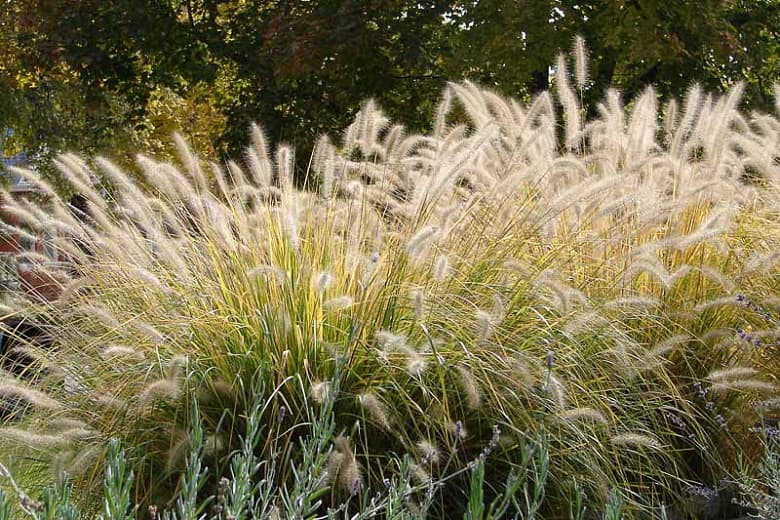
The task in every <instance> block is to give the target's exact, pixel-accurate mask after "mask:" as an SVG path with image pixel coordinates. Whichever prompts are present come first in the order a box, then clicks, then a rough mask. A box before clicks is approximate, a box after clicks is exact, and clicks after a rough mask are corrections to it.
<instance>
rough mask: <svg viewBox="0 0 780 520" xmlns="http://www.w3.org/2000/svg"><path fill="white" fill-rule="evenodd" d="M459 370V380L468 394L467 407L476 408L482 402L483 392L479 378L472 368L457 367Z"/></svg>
mask: <svg viewBox="0 0 780 520" xmlns="http://www.w3.org/2000/svg"><path fill="white" fill-rule="evenodd" d="M455 370H456V371H457V372H458V382H459V383H460V387H461V389H462V390H463V393H464V395H465V396H466V407H467V408H468V409H469V410H476V409H478V408H479V407H480V405H481V404H482V392H481V391H480V389H479V383H478V382H477V378H476V377H474V374H472V373H471V371H470V370H468V369H466V368H464V367H456V369H455Z"/></svg>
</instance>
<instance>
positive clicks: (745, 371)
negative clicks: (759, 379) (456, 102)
mask: <svg viewBox="0 0 780 520" xmlns="http://www.w3.org/2000/svg"><path fill="white" fill-rule="evenodd" d="M757 373H758V370H756V369H755V368H752V367H729V368H723V369H720V370H713V371H712V372H710V373H709V374H708V375H707V379H709V380H711V381H729V380H732V379H737V378H749V377H752V376H754V375H756V374H757Z"/></svg>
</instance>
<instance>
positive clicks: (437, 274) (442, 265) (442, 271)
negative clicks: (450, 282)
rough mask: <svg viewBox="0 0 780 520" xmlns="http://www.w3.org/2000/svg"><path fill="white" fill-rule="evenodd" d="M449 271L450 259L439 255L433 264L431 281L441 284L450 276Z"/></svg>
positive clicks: (450, 267) (450, 268)
mask: <svg viewBox="0 0 780 520" xmlns="http://www.w3.org/2000/svg"><path fill="white" fill-rule="evenodd" d="M451 270H452V266H451V265H450V259H449V258H448V257H447V255H445V254H441V255H439V256H438V257H437V258H436V261H435V262H434V264H433V279H434V280H436V281H437V282H442V281H444V280H446V279H447V278H448V277H449V276H450V272H451Z"/></svg>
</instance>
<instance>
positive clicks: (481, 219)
mask: <svg viewBox="0 0 780 520" xmlns="http://www.w3.org/2000/svg"><path fill="white" fill-rule="evenodd" d="M740 92H741V88H740V87H739V86H738V87H736V88H735V89H734V90H733V92H732V93H731V94H729V95H728V96H726V97H724V98H720V99H716V98H713V97H712V96H706V97H705V96H704V94H703V93H702V92H701V90H700V89H698V88H697V87H694V88H693V89H691V91H690V92H689V93H688V95H687V97H686V100H685V103H684V106H683V109H682V110H680V111H679V114H678V109H677V105H676V104H675V103H674V102H673V103H670V104H669V105H668V106H667V108H666V110H665V112H664V117H663V119H662V120H660V121H659V116H658V107H657V103H656V96H655V94H654V92H653V91H652V89H648V90H647V91H646V92H645V93H644V94H643V95H642V96H640V97H639V98H638V99H636V100H634V101H633V105H632V108H631V110H627V109H626V108H625V107H624V106H623V104H622V103H621V101H620V96H619V94H618V93H616V92H614V91H610V92H608V93H607V96H606V99H605V101H604V103H603V104H602V105H601V106H600V114H599V116H598V117H596V118H594V119H593V120H591V121H588V122H583V121H582V120H581V118H580V117H575V115H577V114H580V108H579V105H578V104H577V101H576V96H575V95H574V93H573V92H572V91H571V89H570V87H568V85H567V83H566V82H564V81H560V78H559V85H558V99H559V100H560V101H561V102H562V103H563V105H564V112H563V113H564V123H565V125H564V126H565V136H566V137H565V139H564V141H563V143H560V141H559V139H558V135H557V126H558V122H557V121H558V120H557V117H556V108H555V104H554V102H553V97H552V95H551V94H550V93H543V94H541V95H539V96H538V97H537V98H536V99H535V100H534V101H533V102H532V103H531V104H530V105H529V106H527V107H523V106H520V105H519V104H518V103H517V102H515V101H513V100H509V99H504V98H502V97H500V96H498V95H496V94H494V93H492V92H490V91H488V90H484V89H480V88H478V87H476V86H475V85H473V84H471V83H459V84H451V85H449V86H448V87H447V89H445V91H444V93H443V96H442V100H441V102H440V105H439V110H438V112H437V115H436V119H435V121H434V123H433V130H432V132H431V133H430V134H429V135H406V133H405V131H404V129H403V128H402V127H401V126H398V125H395V126H391V125H390V123H389V121H388V120H387V119H386V118H385V117H384V116H383V114H382V112H381V111H380V110H379V108H378V107H377V106H376V105H375V104H374V103H373V102H371V101H369V102H367V103H366V104H365V105H364V107H363V109H362V110H361V111H360V112H359V113H358V115H357V117H356V119H355V122H354V123H353V124H352V125H351V126H350V127H349V128H348V129H347V130H346V132H345V133H344V136H343V139H342V140H341V143H340V144H339V145H334V144H332V142H331V141H330V140H329V139H328V138H327V137H323V138H322V139H320V141H319V142H318V143H317V146H316V149H315V153H314V156H313V158H312V166H311V169H310V172H309V176H308V177H307V179H306V182H305V186H303V187H296V186H295V185H294V182H293V172H292V168H293V164H294V163H293V158H292V154H293V151H292V149H291V148H289V147H287V146H284V145H282V146H280V147H279V148H278V149H277V151H276V153H275V155H274V157H273V158H271V157H269V154H268V151H267V146H266V144H265V139H264V137H263V134H262V132H261V130H260V129H259V128H258V127H253V128H252V136H253V144H252V146H251V147H250V148H249V149H248V150H247V153H246V158H245V159H246V160H245V165H244V166H243V167H242V166H240V165H238V164H236V163H234V162H230V163H228V165H227V169H226V170H225V171H223V169H222V168H221V167H219V166H218V165H214V164H209V165H206V164H202V163H201V161H199V159H198V157H197V156H196V155H194V154H193V153H192V152H191V151H190V150H189V149H188V148H187V146H186V144H185V143H184V142H183V141H182V140H181V139H177V141H176V142H177V145H178V147H179V151H180V160H181V166H180V167H176V166H174V165H171V164H167V163H160V162H156V161H154V160H152V159H150V158H148V157H143V156H139V157H138V159H137V162H138V165H139V175H140V176H141V179H142V180H141V181H137V180H133V179H132V178H131V176H130V175H129V174H128V173H125V172H123V171H120V170H119V169H118V168H116V167H115V166H114V165H112V164H111V163H110V162H108V161H107V160H105V159H101V158H98V159H96V160H95V161H94V165H95V168H94V169H93V168H91V167H89V166H88V164H87V162H85V161H84V160H82V159H80V158H78V157H76V156H74V155H66V156H63V157H62V158H61V159H60V160H59V162H58V166H59V167H60V169H61V171H62V173H63V175H64V176H65V177H66V178H67V179H68V180H69V182H70V183H71V184H72V185H73V187H74V189H75V190H77V191H78V192H80V193H81V196H82V197H83V198H84V200H85V201H86V203H85V204H84V209H83V210H76V209H75V208H74V207H73V206H71V205H69V204H68V203H67V201H65V200H63V199H61V198H59V197H58V196H57V193H56V192H55V190H53V189H51V188H50V187H49V185H48V184H47V183H46V182H45V181H44V180H43V179H41V178H40V177H39V176H37V175H36V174H35V173H34V172H30V171H23V170H19V171H18V173H20V174H21V175H23V176H25V177H26V178H28V179H29V180H31V181H32V182H34V183H36V184H37V185H38V186H39V187H40V190H41V192H42V194H43V195H44V196H45V197H43V200H42V201H41V202H40V203H29V202H25V201H18V202H16V203H13V204H12V205H11V206H12V207H11V208H10V209H11V210H12V211H14V212H15V214H18V215H19V217H20V219H21V221H22V222H24V224H25V225H26V226H27V227H28V228H30V229H33V230H35V229H56V230H57V231H58V236H57V238H55V239H54V240H53V242H54V244H53V245H55V246H56V247H57V249H58V250H59V251H61V253H62V254H63V255H66V256H67V257H68V259H69V262H67V263H66V264H65V265H62V264H58V265H47V266H45V268H47V269H50V270H56V271H58V272H57V273H56V274H57V276H60V277H61V276H63V275H65V274H68V275H70V276H71V281H70V282H69V283H67V284H66V285H64V286H63V293H62V295H61V297H60V298H59V300H58V301H57V302H55V303H53V304H51V305H43V306H39V307H42V308H36V309H35V312H38V313H43V314H44V315H45V316H46V322H47V323H49V324H50V327H51V336H52V337H53V338H54V342H55V345H54V348H51V349H48V350H43V349H36V348H35V346H34V345H30V346H29V347H28V350H29V351H30V352H31V353H33V354H34V355H35V356H36V359H39V360H40V363H41V364H42V365H43V366H44V367H45V368H44V370H45V375H46V377H45V378H44V380H43V381H41V382H40V383H39V384H38V385H37V386H36V388H35V389H31V388H29V387H28V386H29V385H28V386H25V385H24V384H23V383H21V382H19V381H18V380H17V379H11V378H10V377H5V378H4V379H3V381H4V383H3V385H4V386H3V387H2V388H3V389H4V390H3V392H4V393H7V394H13V395H19V396H21V397H22V398H24V399H27V400H28V401H30V403H31V405H34V406H35V407H37V408H40V409H42V411H43V412H44V413H40V414H33V415H32V416H30V418H29V419H27V421H26V424H27V426H28V427H27V429H21V428H19V427H17V426H15V425H9V426H7V427H6V428H4V429H2V430H0V437H1V438H2V439H3V440H4V442H11V441H14V442H19V443H21V444H25V445H28V446H31V447H33V448H35V449H38V450H41V451H42V452H44V453H49V454H52V455H53V457H52V468H53V469H54V470H55V471H57V472H61V471H66V472H67V473H68V474H70V475H71V476H72V477H73V479H74V483H75V484H76V485H77V486H78V488H79V489H80V490H82V491H83V495H80V496H87V497H90V496H91V497H94V496H95V493H94V490H95V489H96V488H97V485H96V483H97V479H96V477H95V476H96V475H98V474H99V472H97V471H96V468H98V467H99V465H100V464H99V463H100V462H101V461H102V459H103V457H104V455H103V453H104V446H105V444H106V442H107V440H108V439H110V438H114V437H116V438H118V439H120V440H121V443H122V445H123V446H125V449H126V450H127V456H128V463H129V464H130V467H131V468H132V469H133V472H134V474H135V475H136V479H135V484H134V497H135V499H136V500H138V501H141V502H143V503H144V504H158V505H160V506H162V505H164V504H170V503H173V501H175V498H176V496H179V492H180V490H181V489H182V487H181V483H182V480H181V474H182V472H183V471H184V470H185V468H186V466H185V462H186V460H187V457H186V454H187V453H188V450H190V449H191V448H192V446H191V439H190V438H189V437H188V435H187V434H186V432H187V431H188V430H189V428H190V426H191V424H192V421H193V420H195V419H197V420H198V421H200V422H201V423H202V427H203V431H204V435H205V441H204V447H203V450H204V452H203V453H204V461H205V462H204V463H207V464H208V465H209V466H210V467H212V468H214V472H213V473H211V474H210V478H211V479H212V481H213V482H211V485H212V486H214V485H216V482H217V481H218V480H219V478H220V476H222V475H227V474H228V472H229V466H228V460H229V458H230V457H229V455H230V454H231V453H233V452H234V451H235V450H237V449H239V448H240V446H241V438H242V436H243V437H244V438H245V434H246V429H245V428H246V425H245V422H244V420H243V418H244V417H246V416H247V415H248V413H249V411H250V409H251V403H252V394H253V391H252V384H250V383H251V382H254V381H260V382H262V386H263V388H265V389H268V390H269V392H270V393H269V396H268V399H267V401H266V403H265V404H264V408H263V410H262V419H261V421H260V422H261V423H262V425H263V427H264V430H265V431H266V432H267V435H268V439H273V442H271V441H270V440H269V441H266V442H265V443H258V445H257V446H255V450H254V451H255V455H254V456H256V457H257V460H259V461H270V460H277V461H279V464H278V465H277V468H276V472H275V473H274V475H273V485H274V486H278V487H279V488H281V489H284V488H285V486H287V488H286V489H290V488H289V486H290V485H291V483H292V482H295V481H296V478H298V473H297V471H298V470H293V468H294V467H295V466H294V465H291V464H289V463H288V461H292V460H299V459H298V458H299V457H301V456H302V454H303V453H305V447H302V445H301V444H300V442H299V441H300V439H305V438H306V437H307V435H310V434H311V431H312V426H310V425H309V423H308V422H307V417H309V415H308V414H310V413H311V407H312V406H317V404H316V403H321V402H326V401H327V400H328V399H331V398H332V399H334V400H335V401H334V404H333V418H334V419H333V420H334V421H335V426H334V428H335V431H336V432H338V435H337V436H336V437H335V438H334V440H333V448H332V451H331V453H330V455H329V457H328V464H329V465H330V468H329V471H328V475H330V480H329V481H328V482H329V488H328V491H327V496H324V497H323V504H338V503H341V502H343V500H344V499H345V498H346V497H349V496H352V495H356V496H357V497H359V498H360V497H364V496H365V493H366V491H365V490H366V489H378V487H379V486H380V485H381V483H382V482H383V481H384V479H388V478H393V475H396V474H397V460H398V456H400V455H401V454H406V456H407V458H408V461H409V468H410V471H411V473H412V475H414V476H415V478H417V479H419V480H420V481H427V480H430V479H431V478H432V479H438V478H442V479H444V484H443V485H442V486H440V487H438V488H437V489H436V493H435V496H434V497H432V502H431V513H432V514H435V515H439V516H442V517H451V516H453V515H461V514H463V512H464V511H466V510H467V508H468V507H469V506H468V503H469V489H471V488H470V486H469V479H468V478H467V476H466V473H465V472H464V471H463V469H464V468H469V467H470V466H469V464H470V463H471V461H473V460H474V459H475V458H476V457H478V455H479V453H480V452H481V450H483V449H484V447H485V446H486V445H489V444H490V441H491V438H492V437H493V432H494V428H496V427H498V428H499V429H500V431H501V436H500V438H499V439H498V445H497V447H496V454H495V455H494V456H493V457H491V459H490V460H489V461H487V462H485V464H486V466H485V468H484V472H485V473H484V474H485V480H486V489H485V493H486V494H485V501H492V500H493V498H495V497H496V496H499V495H500V494H501V491H500V489H501V486H503V485H504V483H505V482H506V479H507V478H508V477H509V476H510V475H511V474H512V472H513V469H515V468H516V467H517V466H518V464H519V462H520V461H521V460H522V454H523V453H524V447H525V445H526V443H527V442H529V440H530V439H535V438H537V437H539V435H540V434H541V432H542V431H544V432H546V437H547V445H548V449H549V453H550V458H549V478H548V482H547V483H548V485H547V487H546V491H545V503H544V504H543V505H542V510H543V511H545V515H546V516H551V517H552V516H554V515H558V514H563V513H562V512H563V511H567V510H568V504H567V502H566V501H567V500H568V497H569V496H570V489H571V487H572V485H573V483H574V482H579V483H581V485H582V486H584V487H585V489H584V490H583V492H584V493H585V494H587V496H588V497H590V498H591V499H592V500H593V501H594V504H597V505H598V507H597V509H603V507H602V506H603V505H604V504H612V506H614V504H618V503H619V504H620V508H621V509H622V508H625V509H626V510H628V511H631V510H636V509H637V508H642V507H649V506H648V504H650V503H656V504H657V503H668V502H669V501H671V500H679V499H680V498H681V497H682V496H683V495H684V494H685V491H684V490H685V488H686V486H687V485H688V484H689V483H690V482H692V481H694V482H703V483H706V482H716V481H717V480H718V479H720V478H721V477H722V476H723V475H725V474H726V473H727V472H728V471H729V470H730V469H731V468H733V466H734V464H735V462H736V461H735V460H734V456H733V453H734V451H735V449H737V447H738V446H739V444H740V443H741V442H743V440H744V439H745V438H747V437H745V436H744V433H745V427H744V424H743V423H745V424H746V423H749V422H750V421H751V420H752V416H751V413H752V412H751V410H752V408H751V407H750V406H749V400H750V397H751V395H754V394H755V393H762V394H765V393H772V392H774V386H773V385H772V384H770V383H769V382H768V380H767V374H766V373H764V372H761V367H760V366H759V367H758V368H753V366H752V361H753V359H754V358H755V352H754V351H753V350H752V347H751V346H750V345H748V344H746V342H744V341H742V340H741V339H739V338H734V337H733V336H732V335H730V334H729V330H733V329H734V328H735V327H736V326H743V327H744V326H745V325H746V320H747V319H746V317H745V316H744V315H743V313H741V312H740V308H739V306H738V305H735V300H734V295H735V294H736V293H737V292H745V293H750V294H764V295H767V294H769V295H771V294H774V293H776V290H777V284H778V280H777V278H776V277H773V276H772V274H771V273H772V269H773V267H774V266H775V265H776V262H777V260H778V254H777V251H778V238H779V237H780V233H778V232H779V231H780V227H778V225H777V220H776V217H777V207H778V206H777V202H778V199H777V194H778V190H777V178H778V170H777V166H776V164H775V162H776V158H777V154H778V149H777V143H778V140H779V139H780V125H778V122H777V119H775V118H774V117H772V116H764V115H755V116H753V117H751V118H747V117H746V116H744V115H743V114H741V113H740V112H739V111H738V102H739V96H740ZM314 188H316V190H315V189H314ZM43 268H44V266H43V265H42V266H41V269H43ZM339 359H345V360H346V361H345V366H344V372H343V375H341V377H340V380H339V384H338V385H333V384H332V383H331V382H330V381H332V376H333V374H334V371H335V370H336V366H337V364H338V363H337V360H339ZM188 374H192V375H191V376H188ZM6 381H7V383H6ZM695 383H699V384H700V385H701V384H703V386H694V384H695ZM705 387H706V388H708V389H709V390H708V392H709V393H705V395H701V393H702V392H703V391H704V390H703V388H705ZM699 388H702V392H700V391H699ZM25 392H26V393H25ZM33 392H37V393H33ZM333 393H335V395H333ZM44 396H45V398H44ZM193 398H197V399H198V401H199V402H200V404H201V406H200V409H199V417H197V418H195V417H192V414H190V413H188V410H189V408H188V406H189V405H188V403H189V402H191V400H192V399H193ZM312 403H314V404H312ZM320 406H321V405H320ZM451 474H452V475H455V476H454V477H453V478H444V477H445V476H447V475H451ZM616 484H617V487H618V488H619V489H621V490H623V491H622V496H616V494H615V492H614V491H613V490H614V489H615V486H616ZM473 492H474V491H473V490H472V493H473ZM612 506H610V507H612Z"/></svg>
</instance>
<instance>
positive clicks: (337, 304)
mask: <svg viewBox="0 0 780 520" xmlns="http://www.w3.org/2000/svg"><path fill="white" fill-rule="evenodd" d="M354 304H355V301H354V300H353V299H352V298H351V297H349V296H337V297H335V298H331V299H329V300H326V301H325V303H323V304H322V306H323V308H325V309H327V310H329V311H340V310H343V309H346V308H348V307H352V305H354Z"/></svg>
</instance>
